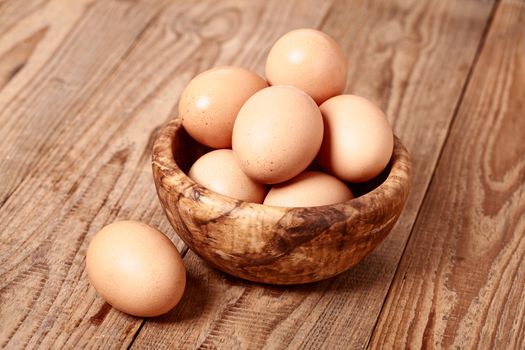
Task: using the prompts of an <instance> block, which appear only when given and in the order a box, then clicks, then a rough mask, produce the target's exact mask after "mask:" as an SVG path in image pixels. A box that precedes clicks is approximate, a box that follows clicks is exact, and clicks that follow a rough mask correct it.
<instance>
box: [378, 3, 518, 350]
mask: <svg viewBox="0 0 525 350" xmlns="http://www.w3.org/2000/svg"><path fill="white" fill-rule="evenodd" d="M523 23H525V2H523V1H514V0H504V1H503V2H502V3H501V4H500V6H499V9H498V11H497V13H496V15H495V18H494V21H493V24H492V26H491V29H490V32H489V34H488V37H487V40H486V45H485V46H484V48H483V51H482V53H481V55H480V58H479V61H478V64H477V65H476V67H475V70H474V72H473V75H472V79H471V81H470V83H469V85H468V89H467V90H466V94H465V98H464V100H463V102H462V104H461V108H460V109H459V112H458V114H457V116H456V119H455V122H454V125H453V127H452V129H451V132H450V136H449V138H448V140H447V143H446V147H445V149H444V152H443V156H442V158H441V161H440V163H439V166H438V167H437V170H436V173H435V176H434V180H433V182H432V186H431V187H430V190H429V193H428V196H427V198H426V200H425V204H424V205H423V207H422V210H421V213H420V215H419V219H418V221H417V223H416V225H415V228H414V232H413V234H412V237H411V239H410V242H409V244H408V247H407V249H406V253H405V254H404V256H403V259H402V261H401V264H400V267H399V270H398V272H397V274H396V278H395V280H394V283H393V285H392V290H391V292H390V293H389V296H388V298H387V302H386V305H385V308H384V309H383V311H382V313H381V317H380V319H379V323H378V326H377V329H376V330H375V332H374V337H373V340H372V343H371V344H372V347H374V348H406V347H408V348H420V347H427V348H456V349H523V348H525V324H524V322H523V319H524V316H525V293H524V290H525V288H524V287H525V265H524V263H523V261H524V260H523V259H524V255H525V240H524V236H525V118H523V107H524V106H525V27H524V26H523Z"/></svg>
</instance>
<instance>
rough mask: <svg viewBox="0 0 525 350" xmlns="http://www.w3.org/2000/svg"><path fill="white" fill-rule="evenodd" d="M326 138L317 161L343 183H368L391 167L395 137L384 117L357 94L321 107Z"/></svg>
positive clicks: (326, 103) (377, 109) (329, 101)
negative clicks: (389, 165) (387, 167)
mask: <svg viewBox="0 0 525 350" xmlns="http://www.w3.org/2000/svg"><path fill="white" fill-rule="evenodd" d="M320 109H321V112H322V114H323V120H324V138H323V144H322V146H321V149H320V151H319V155H318V157H317V160H318V161H319V163H320V164H321V166H322V167H323V168H325V169H327V170H328V171H329V172H330V173H332V174H334V175H335V176H337V177H339V178H340V179H342V180H345V181H350V182H364V181H368V180H370V179H372V178H374V177H376V176H377V175H379V173H381V171H383V169H384V168H385V167H386V166H387V165H388V162H389V161H390V158H391V156H392V151H393V148H394V135H393V133H392V128H391V127H390V124H389V123H388V120H387V119H386V116H385V114H384V113H383V112H382V111H381V109H379V108H378V107H377V106H375V105H374V104H373V103H372V102H370V101H369V100H367V99H365V98H363V97H360V96H355V95H340V96H336V97H332V98H331V99H329V100H328V101H326V102H325V103H323V104H322V105H321V107H320Z"/></svg>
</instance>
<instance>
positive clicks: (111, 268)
mask: <svg viewBox="0 0 525 350" xmlns="http://www.w3.org/2000/svg"><path fill="white" fill-rule="evenodd" d="M86 269H87V273H88V277H89V280H90V281H91V284H92V285H93V287H95V289H96V290H97V292H98V293H99V294H100V295H101V296H102V297H103V298H104V299H105V300H106V301H107V302H108V303H109V304H111V305H112V306H113V307H115V308H116V309H118V310H120V311H123V312H125V313H128V314H130V315H135V316H141V317H148V316H158V315H161V314H164V313H166V312H168V311H169V310H171V309H172V308H173V307H174V306H175V305H177V303H178V302H179V300H180V298H181V297H182V294H183V293H184V288H185V286H186V271H185V269H184V265H183V263H182V258H181V256H180V254H179V252H178V251H177V248H176V247H175V246H174V245H173V243H172V242H171V241H170V240H169V238H168V237H166V236H165V235H164V234H162V233H161V232H159V231H158V230H156V229H154V228H153V227H150V226H148V225H146V224H143V223H140V222H137V221H118V222H115V223H112V224H110V225H107V226H105V227H104V228H103V229H102V230H100V231H99V232H98V233H97V234H96V235H95V236H94V237H93V239H92V240H91V243H90V244H89V248H88V251H87V256H86Z"/></svg>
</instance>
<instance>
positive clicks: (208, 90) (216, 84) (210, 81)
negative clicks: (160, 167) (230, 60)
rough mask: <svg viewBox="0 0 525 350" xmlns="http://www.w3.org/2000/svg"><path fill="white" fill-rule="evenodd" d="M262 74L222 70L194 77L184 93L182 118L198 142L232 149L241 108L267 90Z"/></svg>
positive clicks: (237, 69)
mask: <svg viewBox="0 0 525 350" xmlns="http://www.w3.org/2000/svg"><path fill="white" fill-rule="evenodd" d="M267 86H268V84H267V83H266V81H265V80H264V79H263V78H261V77H260V76H259V75H257V74H255V73H254V72H251V71H249V70H247V69H244V68H239V67H228V66H227V67H219V68H214V69H210V70H208V71H205V72H203V73H201V74H199V75H197V76H196V77H195V78H193V79H192V80H191V81H190V82H189V84H188V86H186V88H185V89H184V91H183V92H182V95H181V97H180V101H179V116H180V117H181V118H182V125H183V126H184V129H186V131H187V132H188V134H190V135H191V137H193V138H194V139H195V140H197V141H198V142H200V143H201V144H203V145H206V146H208V147H212V148H231V138H232V129H233V124H234V122H235V118H236V117H237V113H238V112H239V109H240V108H241V106H242V105H243V103H244V102H245V101H246V100H247V99H248V98H249V97H250V96H252V95H253V94H254V93H255V92H257V91H259V90H261V89H263V88H265V87H267Z"/></svg>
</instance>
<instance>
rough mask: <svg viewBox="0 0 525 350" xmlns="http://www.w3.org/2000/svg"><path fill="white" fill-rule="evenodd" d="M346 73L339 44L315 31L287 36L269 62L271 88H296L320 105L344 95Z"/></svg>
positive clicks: (295, 31) (295, 32)
mask: <svg viewBox="0 0 525 350" xmlns="http://www.w3.org/2000/svg"><path fill="white" fill-rule="evenodd" d="M347 73H348V64H347V60H346V58H345V56H344V54H343V50H342V49H341V47H340V46H339V44H337V42H335V41H334V40H333V39H332V38H331V37H329V36H328V35H327V34H325V33H323V32H320V31H318V30H314V29H297V30H292V31H291V32H288V33H286V34H285V35H283V36H282V37H281V38H280V39H279V40H277V42H276V43H275V44H274V45H273V47H272V48H271V50H270V52H269V54H268V58H267V60H266V77H267V79H268V81H269V83H270V84H271V85H279V84H284V85H293V86H295V87H297V88H299V89H301V90H303V91H305V92H306V93H308V94H309V95H310V96H312V98H313V99H314V100H315V102H316V103H317V104H321V103H323V102H324V101H325V100H327V99H329V98H330V97H332V96H335V95H339V94H341V93H342V92H343V90H344V88H345V85H346V76H347Z"/></svg>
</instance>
